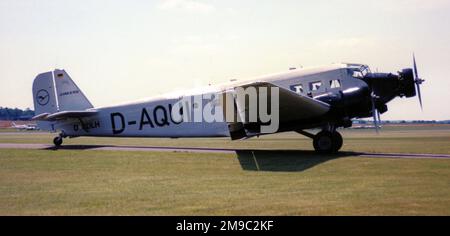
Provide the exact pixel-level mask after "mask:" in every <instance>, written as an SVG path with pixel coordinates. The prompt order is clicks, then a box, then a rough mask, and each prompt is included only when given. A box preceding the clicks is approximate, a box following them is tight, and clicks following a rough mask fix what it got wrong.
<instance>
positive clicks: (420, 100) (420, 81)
mask: <svg viewBox="0 0 450 236" xmlns="http://www.w3.org/2000/svg"><path fill="white" fill-rule="evenodd" d="M413 64H414V83H415V84H416V89H417V96H418V97H419V103H420V109H422V110H423V106H422V95H421V94H420V85H421V84H422V83H423V82H424V81H425V80H423V79H421V78H419V73H418V72H417V65H416V57H415V55H414V53H413Z"/></svg>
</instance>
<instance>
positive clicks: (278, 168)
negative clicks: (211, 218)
mask: <svg viewBox="0 0 450 236" xmlns="http://www.w3.org/2000/svg"><path fill="white" fill-rule="evenodd" d="M102 147H121V148H130V149H135V150H136V149H146V148H155V149H171V150H174V151H177V150H180V151H208V150H209V151H212V152H214V151H219V152H220V151H226V152H233V151H234V152H235V153H236V156H237V159H238V160H239V164H240V165H241V167H242V169H243V170H246V171H273V172H301V171H305V170H307V169H310V168H312V167H314V166H316V165H319V164H322V163H325V162H327V161H330V160H334V159H338V158H341V157H349V156H358V155H361V153H358V152H339V153H336V154H318V153H316V152H314V151H306V150H237V149H236V150H234V149H218V148H194V147H191V148H187V147H161V146H158V147H148V146H147V147H142V146H114V145H64V146H61V147H59V148H54V147H48V148H46V149H47V150H57V149H63V150H89V149H98V148H102Z"/></svg>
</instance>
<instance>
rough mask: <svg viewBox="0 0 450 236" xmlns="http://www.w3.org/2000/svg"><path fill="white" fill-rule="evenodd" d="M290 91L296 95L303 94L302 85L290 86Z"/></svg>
mask: <svg viewBox="0 0 450 236" xmlns="http://www.w3.org/2000/svg"><path fill="white" fill-rule="evenodd" d="M291 90H292V91H294V92H295V93H297V94H302V93H303V85H302V84H295V85H292V86H291Z"/></svg>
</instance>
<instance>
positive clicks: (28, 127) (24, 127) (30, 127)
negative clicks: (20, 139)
mask: <svg viewBox="0 0 450 236" xmlns="http://www.w3.org/2000/svg"><path fill="white" fill-rule="evenodd" d="M11 128H14V129H17V130H37V129H38V127H37V125H36V124H24V125H18V124H16V123H15V122H12V126H11Z"/></svg>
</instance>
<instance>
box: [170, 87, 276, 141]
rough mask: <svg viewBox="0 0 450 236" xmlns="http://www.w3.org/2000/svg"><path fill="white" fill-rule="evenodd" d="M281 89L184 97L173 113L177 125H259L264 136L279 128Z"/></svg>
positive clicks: (233, 91) (242, 89) (178, 102)
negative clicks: (182, 122) (180, 123)
mask: <svg viewBox="0 0 450 236" xmlns="http://www.w3.org/2000/svg"><path fill="white" fill-rule="evenodd" d="M279 104H280V103H279V88H278V87H274V86H258V87H254V86H248V87H245V88H244V87H236V88H234V89H230V90H226V91H222V92H220V93H205V94H201V95H193V96H185V97H182V98H180V99H179V100H178V101H177V102H176V103H175V104H174V105H173V109H172V111H171V113H172V114H171V115H172V118H173V120H174V121H175V122H181V121H184V122H207V123H212V122H227V123H234V122H242V123H243V124H250V123H254V124H258V125H259V127H260V132H261V133H275V132H277V131H278V128H279V123H280V119H279V115H280V114H279Z"/></svg>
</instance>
